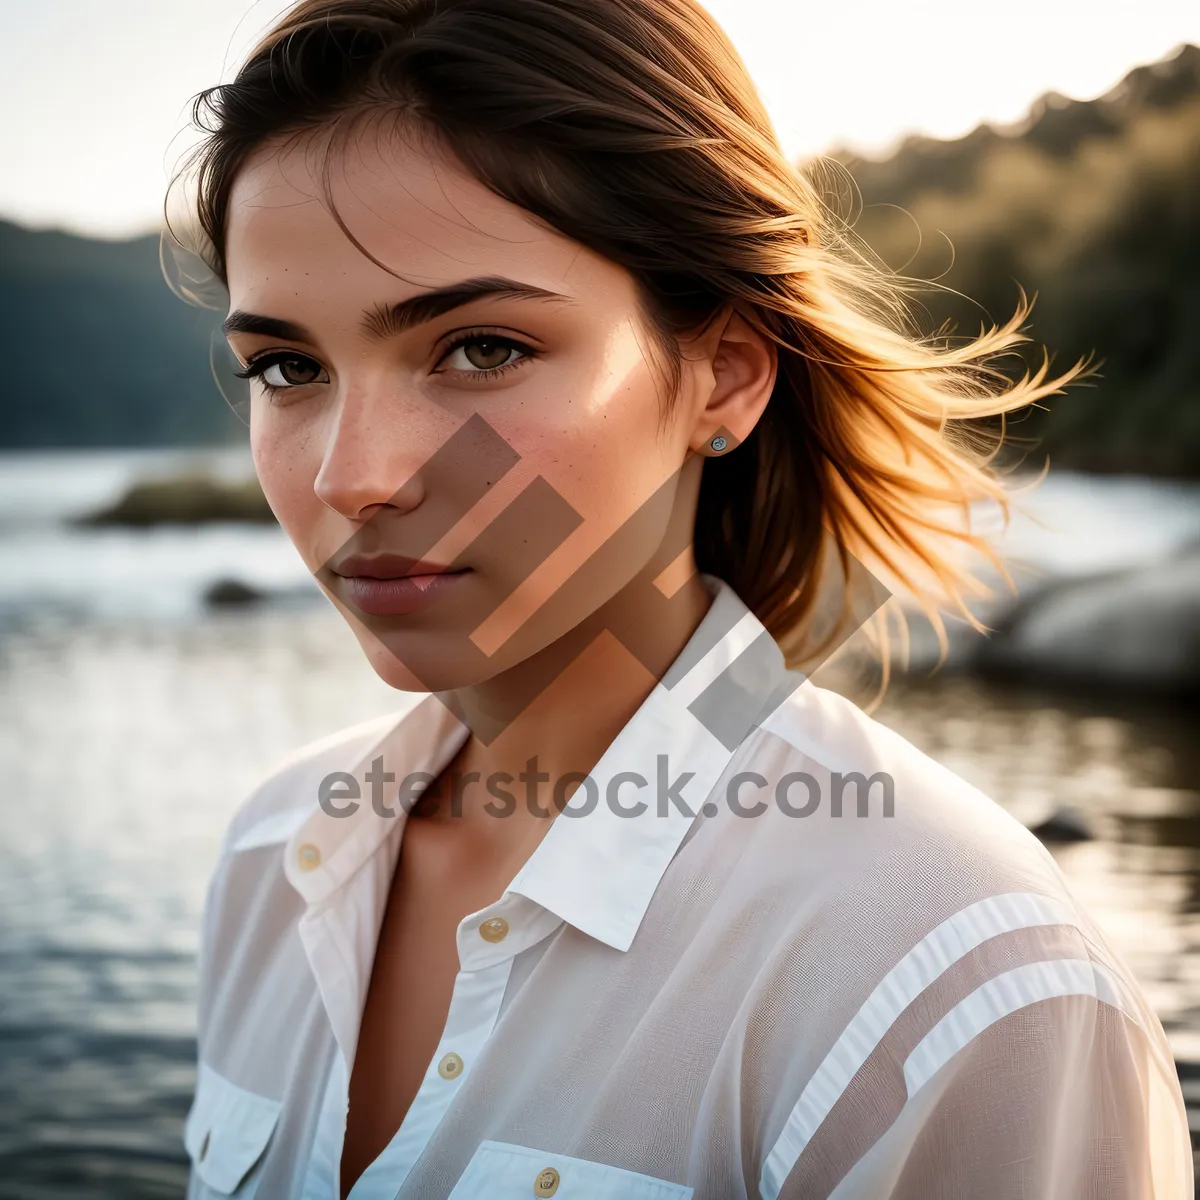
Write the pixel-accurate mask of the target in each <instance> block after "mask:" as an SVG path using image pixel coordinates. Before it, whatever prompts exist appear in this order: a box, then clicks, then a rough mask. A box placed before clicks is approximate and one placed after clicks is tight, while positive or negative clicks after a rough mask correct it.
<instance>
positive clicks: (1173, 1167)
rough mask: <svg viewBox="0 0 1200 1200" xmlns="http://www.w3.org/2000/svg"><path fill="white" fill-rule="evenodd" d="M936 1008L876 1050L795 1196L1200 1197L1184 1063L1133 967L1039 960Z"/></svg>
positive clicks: (813, 1151)
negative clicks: (1181, 1075)
mask: <svg viewBox="0 0 1200 1200" xmlns="http://www.w3.org/2000/svg"><path fill="white" fill-rule="evenodd" d="M933 1018H935V1019H931V1020H929V1021H928V1022H927V1024H928V1027H927V1028H918V1033H917V1034H916V1035H913V1036H910V1037H909V1039H908V1041H907V1043H906V1044H903V1045H901V1046H899V1047H898V1048H897V1047H895V1046H893V1047H892V1048H891V1050H890V1051H889V1050H888V1049H887V1048H886V1047H885V1048H884V1052H883V1053H881V1054H876V1055H873V1056H872V1057H871V1058H869V1059H868V1060H867V1062H865V1063H864V1064H863V1068H862V1070H861V1071H860V1072H859V1073H858V1075H856V1077H855V1079H854V1080H853V1081H852V1083H851V1084H850V1086H849V1087H848V1088H847V1090H846V1094H845V1095H844V1096H843V1097H842V1098H841V1099H840V1100H839V1103H838V1105H835V1107H834V1109H833V1110H832V1111H831V1112H830V1113H829V1119H828V1120H827V1121H826V1122H825V1123H824V1124H823V1127H822V1128H821V1129H818V1130H817V1133H816V1135H815V1136H814V1137H813V1138H812V1139H811V1141H810V1142H809V1143H808V1145H807V1146H806V1147H805V1150H804V1152H803V1153H801V1154H800V1155H799V1156H798V1158H797V1160H796V1162H795V1163H794V1165H793V1166H792V1168H791V1170H790V1171H789V1173H788V1174H787V1176H786V1178H785V1179H784V1181H783V1185H782V1188H781V1190H780V1192H779V1196H780V1197H781V1198H782V1200H802V1198H803V1200H811V1197H813V1196H829V1197H836V1198H837V1200H847V1198H849V1197H863V1198H866V1197H871V1198H872V1200H951V1198H959V1197H965V1196H970V1197H972V1200H1061V1198H1066V1197H1070V1198H1071V1200H1192V1198H1193V1195H1194V1183H1193V1164H1192V1152H1191V1146H1190V1137H1189V1133H1188V1125H1187V1116H1186V1112H1185V1109H1184V1106H1183V1100H1182V1095H1181V1093H1180V1087H1179V1083H1178V1079H1177V1076H1176V1073H1175V1070H1174V1065H1173V1063H1172V1061H1171V1058H1170V1054H1169V1050H1168V1049H1167V1042H1166V1039H1165V1036H1164V1035H1163V1033H1162V1029H1161V1026H1160V1025H1159V1024H1158V1022H1157V1019H1156V1018H1155V1017H1154V1015H1153V1013H1152V1012H1150V1011H1149V1010H1148V1007H1147V1005H1146V1002H1145V1000H1144V998H1143V997H1142V996H1141V994H1140V992H1138V991H1137V989H1136V988H1135V987H1133V986H1131V983H1130V981H1129V980H1128V979H1127V978H1124V979H1123V978H1122V976H1121V975H1120V974H1118V973H1113V972H1111V971H1109V970H1107V969H1106V968H1105V967H1104V966H1102V965H1100V964H1098V963H1095V962H1091V961H1088V960H1080V959H1060V960H1052V961H1041V962H1038V961H1035V962H1030V963H1025V964H1022V966H1020V967H1018V968H1016V969H1014V970H1011V971H1008V972H1003V973H1001V974H998V975H995V976H993V977H992V978H990V979H987V980H986V981H984V982H983V983H981V984H980V985H979V986H978V987H977V988H975V989H974V990H973V991H971V992H969V993H968V994H966V995H965V996H963V997H962V998H961V999H960V1000H958V1001H957V1002H956V1003H955V1004H953V1005H952V1006H951V1007H949V1008H948V1010H947V1011H945V1012H944V1013H941V1014H938V1013H936V1012H935V1013H934V1014H933ZM914 1043H915V1044H914ZM897 1049H898V1051H899V1052H896V1051H897Z"/></svg>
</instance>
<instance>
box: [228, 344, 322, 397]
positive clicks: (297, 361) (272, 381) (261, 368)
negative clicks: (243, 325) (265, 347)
mask: <svg viewBox="0 0 1200 1200" xmlns="http://www.w3.org/2000/svg"><path fill="white" fill-rule="evenodd" d="M235 373H236V374H237V375H239V376H240V377H241V378H242V379H252V378H258V379H260V380H261V381H262V384H263V386H264V387H266V388H268V389H273V390H275V391H284V390H287V389H289V388H297V387H305V386H306V385H308V384H310V383H328V382H329V375H328V373H327V372H326V370H325V368H324V367H322V366H321V364H320V363H319V362H317V361H316V359H314V358H309V357H308V355H306V354H297V353H296V352H295V351H285V350H276V351H272V352H271V353H269V354H260V355H259V356H258V357H257V358H254V359H252V360H251V361H250V362H249V363H247V364H246V368H245V370H243V371H237V372H235Z"/></svg>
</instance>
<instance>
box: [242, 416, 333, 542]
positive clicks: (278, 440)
mask: <svg viewBox="0 0 1200 1200" xmlns="http://www.w3.org/2000/svg"><path fill="white" fill-rule="evenodd" d="M263 408H264V406H262V405H260V404H259V402H258V401H257V400H255V402H254V403H253V405H252V406H251V411H250V454H251V457H252V458H253V460H254V470H255V473H256V474H257V475H258V480H259V483H261V484H262V489H263V494H264V495H265V496H266V498H267V503H268V504H269V505H270V506H271V511H272V512H273V513H274V514H275V516H276V517H277V518H278V519H279V524H280V525H281V526H282V527H283V530H284V532H285V533H286V534H287V535H288V537H289V538H291V540H292V541H293V542H294V543H295V544H296V547H297V549H298V550H300V552H301V554H302V555H304V553H305V546H306V544H307V543H308V542H309V541H311V539H312V534H313V533H314V532H315V530H316V525H317V522H318V521H319V518H320V510H321V507H322V505H321V503H320V500H319V499H318V498H317V495H316V492H315V490H314V484H315V482H316V476H317V471H318V469H319V467H320V462H319V461H318V462H316V463H309V462H308V461H307V456H306V455H305V454H304V452H303V442H301V443H300V444H298V442H297V439H296V438H295V436H294V435H292V434H289V433H288V432H287V431H286V429H284V428H283V426H282V424H281V423H280V422H279V421H278V419H277V418H276V417H275V416H274V414H271V413H269V412H266V413H264V411H263ZM305 557H306V558H307V557H308V556H307V555H305ZM310 565H311V564H310Z"/></svg>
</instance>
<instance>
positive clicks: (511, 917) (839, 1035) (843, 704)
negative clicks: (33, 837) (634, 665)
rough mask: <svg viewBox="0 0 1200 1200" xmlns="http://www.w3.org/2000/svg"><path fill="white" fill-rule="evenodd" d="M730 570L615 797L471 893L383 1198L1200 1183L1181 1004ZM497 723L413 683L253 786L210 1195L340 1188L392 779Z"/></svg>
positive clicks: (1036, 1190) (976, 1193)
mask: <svg viewBox="0 0 1200 1200" xmlns="http://www.w3.org/2000/svg"><path fill="white" fill-rule="evenodd" d="M706 582H707V584H708V586H709V587H710V589H711V590H712V591H713V593H714V596H715V599H714V603H713V606H712V608H711V609H710V611H709V613H708V615H707V616H706V618H705V620H704V622H703V623H702V624H701V626H700V628H699V629H698V630H697V631H696V634H695V635H694V636H693V638H692V640H691V642H689V644H688V647H687V648H685V650H684V652H683V654H682V655H681V656H680V659H679V661H678V662H677V663H676V666H675V667H674V668H673V669H672V671H671V672H670V673H669V674H668V676H667V677H666V678H665V679H664V680H663V683H662V684H660V685H659V686H658V687H656V688H655V690H654V692H653V693H652V694H651V696H650V697H649V698H648V699H647V701H646V702H645V704H644V705H643V706H642V708H641V709H640V710H639V711H638V713H637V714H635V716H634V717H633V719H632V720H631V721H630V723H629V724H628V726H626V728H625V729H624V730H623V731H622V733H621V734H620V735H619V736H618V738H617V739H616V741H615V742H614V743H613V745H612V746H611V747H610V749H609V750H608V752H607V753H606V754H605V756H604V758H603V759H602V760H601V762H600V763H599V764H597V767H596V768H595V770H594V771H593V772H592V778H593V780H594V782H595V784H596V788H597V793H598V796H599V798H600V799H599V803H598V804H597V805H596V806H595V808H593V809H592V810H591V811H588V812H586V814H584V815H579V814H578V812H574V813H573V811H572V810H578V809H580V808H581V807H582V806H583V805H585V803H586V800H587V795H586V792H585V790H584V789H582V788H581V789H580V791H579V792H577V793H576V794H575V796H573V797H572V800H571V804H570V805H569V806H568V808H567V810H565V811H564V812H563V813H561V814H559V815H558V816H557V817H555V819H554V820H553V822H552V824H551V826H550V829H549V830H548V831H547V834H546V836H545V837H544V838H543V840H542V841H541V842H540V843H539V844H538V846H537V848H536V849H535V850H534V852H533V854H532V856H531V857H530V859H529V861H528V862H527V863H526V864H525V865H524V866H523V867H522V868H521V870H520V871H519V872H518V873H517V875H516V877H515V878H514V879H513V881H512V883H511V884H510V886H509V887H508V889H506V891H505V892H504V895H503V896H502V897H501V898H500V899H499V900H498V901H497V902H496V903H495V904H493V905H489V906H488V907H487V908H486V909H482V910H480V911H479V912H477V913H473V914H471V916H469V917H467V918H465V919H464V920H463V921H462V923H461V924H460V925H459V928H458V933H457V944H458V952H459V963H460V971H459V973H458V976H457V978H456V980H455V986H454V994H453V998H452V1000H451V1005H450V1011H449V1013H448V1015H447V1020H446V1025H445V1029H444V1031H443V1036H442V1038H441V1041H440V1042H439V1045H438V1047H437V1049H436V1051H435V1053H434V1055H433V1057H432V1059H431V1061H430V1064H429V1067H428V1070H427V1072H426V1076H425V1079H424V1080H423V1082H422V1084H421V1087H420V1090H419V1092H418V1094H417V1097H416V1099H415V1100H414V1102H413V1105H412V1107H411V1109H410V1110H409V1112H408V1114H407V1116H406V1117H405V1119H404V1122H403V1124H402V1125H401V1127H400V1129H399V1130H398V1131H397V1134H396V1136H395V1138H394V1139H393V1140H392V1142H391V1143H390V1144H389V1146H388V1147H387V1149H386V1150H385V1151H384V1152H383V1153H382V1154H381V1155H380V1157H379V1159H378V1160H376V1162H375V1163H373V1164H372V1165H371V1167H370V1168H369V1169H368V1170H367V1172H366V1173H365V1174H364V1175H363V1176H362V1177H361V1178H360V1180H359V1181H358V1183H357V1184H356V1185H355V1188H354V1190H353V1191H352V1192H351V1196H352V1197H353V1198H354V1200H363V1198H367V1200H371V1198H375V1197H388V1198H389V1200H391V1198H393V1197H395V1198H397V1200H434V1198H438V1200H440V1198H443V1197H454V1198H455V1200H463V1198H465V1197H484V1196H486V1197H488V1198H489V1200H506V1198H507V1197H510V1196H511V1197H513V1198H514V1200H515V1197H517V1196H521V1197H526V1196H529V1195H534V1196H538V1195H546V1196H548V1195H557V1196H559V1197H560V1198H562V1197H570V1198H572V1200H574V1198H576V1197H578V1198H588V1200H594V1198H597V1197H599V1198H601V1200H603V1197H606V1196H612V1197H618V1196H619V1197H622V1198H624V1200H628V1198H630V1197H632V1198H634V1200H638V1198H639V1197H655V1198H657V1200H668V1198H671V1197H685V1198H686V1197H692V1198H693V1200H742V1198H745V1200H751V1198H761V1200H778V1198H782V1200H814V1198H817V1197H836V1198H838V1200H847V1198H849V1197H856V1198H857V1197H862V1198H866V1197H870V1198H872V1200H879V1198H881V1197H890V1198H894V1200H909V1198H912V1200H917V1198H921V1200H931V1198H941V1197H946V1198H950V1197H954V1198H958V1197H972V1198H975V1200H1017V1198H1018V1197H1020V1198H1021V1200H1031V1198H1045V1200H1051V1198H1053V1200H1059V1198H1066V1197H1070V1198H1086V1200H1101V1198H1104V1200H1125V1198H1130V1197H1139V1198H1147V1200H1149V1198H1154V1200H1184V1197H1188V1198H1189V1200H1190V1197H1191V1196H1192V1194H1193V1193H1192V1189H1193V1181H1192V1160H1191V1152H1190V1147H1189V1136H1188V1130H1187V1121H1186V1116H1185V1112H1184V1108H1183V1101H1182V1097H1181V1094H1180V1089H1179V1085H1178V1082H1177V1080H1176V1077H1175V1072H1174V1068H1173V1065H1172V1061H1171V1056H1170V1052H1169V1049H1168V1046H1167V1043H1166V1039H1165V1037H1164V1035H1163V1032H1162V1029H1161V1026H1160V1025H1159V1023H1158V1021H1157V1019H1156V1018H1155V1016H1154V1014H1153V1012H1152V1011H1150V1009H1149V1008H1148V1006H1147V1004H1146V1002H1145V999H1144V997H1143V996H1142V994H1141V992H1140V990H1139V988H1138V987H1137V984H1136V983H1135V982H1134V980H1133V979H1132V977H1131V976H1130V974H1129V972H1128V970H1127V969H1126V967H1125V966H1124V965H1123V964H1122V963H1121V962H1120V961H1119V960H1118V959H1117V958H1116V957H1115V956H1114V955H1113V953H1112V952H1111V951H1110V950H1109V949H1108V948H1107V946H1106V944H1105V941H1104V939H1103V937H1102V936H1101V934H1100V933H1099V931H1098V930H1097V929H1096V928H1095V927H1094V925H1093V924H1092V922H1091V921H1090V919H1089V918H1088V916H1087V914H1086V913H1085V912H1082V911H1081V910H1080V909H1079V907H1078V905H1077V904H1076V903H1075V902H1074V901H1073V899H1072V897H1071V895H1070V893H1069V891H1068V888H1067V886H1066V884H1065V882H1064V879H1063V877H1062V875H1061V873H1060V871H1059V870H1058V868H1057V866H1056V864H1055V863H1054V861H1053V859H1052V858H1051V857H1050V855H1049V854H1048V853H1047V852H1046V851H1045V850H1044V849H1043V848H1042V846H1041V845H1040V844H1039V843H1038V842H1037V841H1036V839H1034V838H1033V837H1032V836H1031V835H1030V834H1029V833H1028V832H1027V831H1026V830H1025V829H1024V828H1022V827H1021V826H1020V825H1019V824H1018V823H1017V822H1016V821H1014V820H1013V819H1012V818H1011V817H1009V816H1008V815H1007V814H1006V813H1005V812H1003V810H1001V809H1000V808H999V807H998V806H997V805H995V804H994V803H992V802H991V801H990V800H989V799H987V798H986V797H984V796H983V795H981V794H980V793H979V792H977V791H976V790H974V789H973V788H971V787H970V786H968V785H967V784H966V783H965V782H964V781H962V780H961V779H959V778H958V777H956V776H954V775H953V774H951V773H950V772H949V771H947V770H945V769H943V768H942V767H940V766H938V765H937V764H936V763H934V762H933V761H932V760H930V759H929V758H927V757H925V756H924V755H922V754H921V753H919V752H918V751H917V750H916V749H914V748H913V747H912V746H911V745H909V744H908V743H907V742H905V741H904V740H903V739H901V738H900V737H898V736H897V735H895V734H893V733H891V732H890V731H888V730H887V729H886V728H884V727H883V726H881V725H879V724H878V723H877V722H875V721H873V720H871V719H870V718H868V717H866V716H865V715H864V714H863V713H862V712H861V711H859V710H858V709H857V708H856V707H855V706H854V705H852V704H851V703H849V702H848V701H846V700H844V699H843V698H841V697H839V696H837V695H836V694H834V693H831V692H828V691H824V690H822V689H820V688H817V687H815V686H814V685H813V684H812V683H811V682H808V681H805V680H804V679H802V678H801V677H800V676H798V675H793V674H790V673H788V672H787V671H785V670H784V667H783V664H782V659H781V657H780V655H779V652H778V650H777V648H775V646H774V643H773V642H771V640H770V638H769V637H768V636H767V635H765V631H764V630H763V628H762V626H761V624H760V623H759V622H758V621H757V619H756V618H755V617H754V616H753V614H751V613H750V612H749V611H748V610H747V609H746V607H745V606H744V604H742V602H741V600H740V599H739V598H738V597H737V596H736V595H735V594H734V593H733V592H732V590H731V589H730V588H729V587H728V586H727V585H725V584H723V583H722V582H720V581H718V580H715V579H712V578H711V577H708V578H706ZM465 736H466V730H465V729H464V728H463V727H462V726H461V725H459V724H458V722H457V721H456V720H455V719H454V718H453V717H452V716H451V715H450V714H449V713H448V712H447V711H446V710H445V709H444V708H443V707H442V706H441V704H440V702H439V701H438V700H437V699H436V698H435V697H432V696H413V697H410V698H409V704H408V707H407V708H405V709H404V711H402V712H400V713H398V714H395V715H391V716H389V717H387V718H384V719H381V720H379V721H373V722H368V723H366V724H365V725H361V726H356V727H355V728H353V729H349V730H346V731H343V732H341V733H339V734H336V735H334V736H333V737H330V738H327V739H324V740H323V741H321V742H318V743H314V744H313V745H311V746H308V747H306V748H304V749H303V750H302V751H300V752H299V753H297V754H296V755H295V756H293V757H292V758H291V759H290V760H289V761H288V762H287V763H284V764H281V765H280V766H279V767H278V769H276V770H275V771H273V772H272V773H271V774H270V776H269V777H268V778H267V779H266V780H264V782H263V783H262V784H261V786H260V787H259V788H258V789H257V790H256V791H255V793H254V794H253V795H252V796H251V797H250V798H249V799H248V801H247V802H246V803H245V804H244V805H243V806H242V808H241V809H240V810H239V812H238V814H237V816H236V817H235V819H234V821H233V822H232V824H231V826H230V828H229V830H228V832H227V834H226V837H225V840H224V843H223V846H222V851H221V855H220V859H219V862H218V864H217V867H216V871H215V873H214V876H213V879H212V883H211V885H210V890H209V898H208V903H207V907H206V912H205V925H204V931H203V939H202V953H201V963H200V977H201V986H200V1011H199V1056H200V1064H201V1071H200V1077H199V1082H198V1086H197V1094H196V1099H195V1102H194V1104H193V1107H192V1111H191V1113H190V1114H189V1117H188V1122H187V1127H186V1131H185V1143H186V1145H187V1148H188V1152H189V1154H190V1156H191V1159H192V1175H191V1180H190V1185H189V1192H188V1195H189V1197H190V1200H202V1198H205V1197H212V1196H218V1195H236V1196H239V1197H243V1198H245V1197H251V1196H254V1195H256V1194H257V1195H259V1196H262V1197H264V1198H267V1197H269V1198H271V1200H276V1198H284V1197H304V1198H305V1200H316V1198H320V1200H329V1198H330V1197H335V1196H337V1194H338V1190H337V1180H338V1174H339V1170H338V1163H339V1160H340V1154H341V1144H342V1136H343V1132H344V1126H345V1116H346V1091H347V1089H346V1081H347V1078H348V1075H349V1070H350V1067H351V1065H352V1063H353V1056H354V1050H355V1040H356V1037H357V1032H358V1021H359V1017H360V1014H361V1010H362V1005H363V1001H364V999H365V994H366V988H367V984H368V981H369V978H370V970H371V963H372V958H373V954H374V949H375V941H376V938H377V936H378V930H379V924H380V921H381V918H382V913H383V906H384V903H385V900H386V896H387V891H388V886H389V882H390V879H391V873H392V870H393V869H394V866H395V863H396V861H397V855H398V853H399V847H400V840H401V838H402V837H403V828H404V811H403V808H402V807H401V806H399V805H397V804H396V801H395V793H394V792H393V794H392V799H391V800H390V802H389V803H390V804H391V805H393V806H394V808H395V811H396V813H397V815H396V816H395V817H381V816H379V815H377V814H376V813H375V811H374V809H373V807H372V805H371V804H370V803H369V802H368V800H367V799H366V798H367V797H369V796H370V794H371V793H370V789H369V787H368V785H367V783H366V782H365V774H366V772H367V771H368V770H370V769H371V765H372V763H376V762H377V761H378V760H379V759H381V758H382V760H383V767H384V769H385V770H386V771H391V772H394V773H395V776H396V779H397V780H398V781H399V780H402V779H403V778H404V777H405V775H406V774H408V773H410V772H418V771H426V772H429V773H430V774H436V772H437V771H438V770H440V769H441V767H442V766H444V765H445V764H446V763H447V762H448V761H449V760H450V759H451V758H452V757H453V755H454V753H455V752H456V751H457V749H458V747H459V746H460V745H461V742H462V740H463V739H464V738H465ZM341 771H344V772H348V773H350V774H352V775H354V776H355V778H356V779H357V780H358V781H359V784H360V790H359V795H360V796H361V797H362V799H361V801H360V803H359V805H358V808H357V809H356V810H355V811H354V812H353V813H351V814H349V815H346V816H341V817H333V816H331V815H330V814H329V813H327V812H325V811H324V810H323V809H322V807H321V805H320V804H319V803H318V793H319V789H320V787H321V783H322V781H323V780H328V778H329V777H330V775H331V773H333V772H341ZM631 775H632V776H640V777H641V778H642V779H644V780H645V781H646V786H645V788H641V787H639V786H637V785H636V779H635V778H632V779H631ZM618 776H621V777H622V779H618ZM685 776H686V778H685ZM614 781H616V782H615V784H614ZM340 794H341V795H346V794H348V793H347V790H343V791H342V792H341V793H340ZM610 795H613V796H615V798H616V800H617V805H616V807H617V808H626V809H630V808H631V807H632V806H634V805H635V804H636V802H637V801H638V800H644V801H645V802H646V807H645V809H644V811H642V812H640V813H639V814H638V815H636V816H621V815H619V812H617V811H614V808H613V807H610V805H609V804H608V802H607V798H608V797H609V796H610ZM337 803H339V804H343V803H348V802H347V801H344V800H339V801H337ZM839 812H840V815H838V814H839ZM748 814H754V815H748ZM501 930H503V932H501ZM447 1064H449V1067H447ZM538 1189H540V1190H538Z"/></svg>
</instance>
